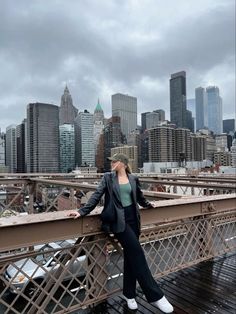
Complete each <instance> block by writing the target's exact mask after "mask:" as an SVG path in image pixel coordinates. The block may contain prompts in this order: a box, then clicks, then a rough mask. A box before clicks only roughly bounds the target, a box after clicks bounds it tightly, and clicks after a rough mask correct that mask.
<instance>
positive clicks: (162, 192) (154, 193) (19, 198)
mask: <svg viewBox="0 0 236 314" xmlns="http://www.w3.org/2000/svg"><path fill="white" fill-rule="evenodd" d="M140 176H141V175H140ZM100 178H101V174H97V175H89V176H87V177H83V178H73V177H72V176H71V175H67V176H65V177H64V176H63V175H62V174H48V175H47V174H44V176H43V175H42V176H41V177H39V178H37V177H36V176H35V175H33V174H32V175H28V177H27V174H24V175H23V174H20V175H15V174H14V175H12V174H11V175H9V174H8V175H1V176H0V217H2V216H3V215H12V214H15V212H27V213H38V212H45V211H47V212H48V211H57V210H64V209H73V208H77V207H79V206H80V205H81V204H83V203H85V202H86V201H87V199H88V197H89V195H90V193H91V192H92V191H94V190H95V189H96V187H97V184H98V182H99V180H100ZM65 180H66V181H65ZM91 180H92V183H93V184H91V183H89V182H91ZM193 180H194V181H193ZM140 181H141V183H142V186H143V189H144V195H145V196H146V197H147V198H149V199H150V200H164V199H179V198H182V197H186V196H187V197H189V196H191V195H192V196H207V195H219V194H231V193H235V192H236V184H235V182H234V181H233V180H232V178H228V177H226V178H222V177H219V178H216V177H210V178H205V177H204V178H202V177H199V178H191V177H187V176H186V177H183V176H181V177H173V176H168V175H166V176H157V177H155V176H153V177H150V176H146V177H145V176H144V174H142V176H141V177H140Z"/></svg>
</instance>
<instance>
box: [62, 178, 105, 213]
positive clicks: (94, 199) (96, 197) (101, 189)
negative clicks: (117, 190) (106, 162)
mask: <svg viewBox="0 0 236 314" xmlns="http://www.w3.org/2000/svg"><path fill="white" fill-rule="evenodd" d="M106 189H107V185H106V179H105V174H104V176H103V178H102V180H101V182H100V183H99V185H98V187H97V189H96V191H95V192H94V193H93V194H92V195H91V196H90V198H89V200H88V202H87V203H86V204H85V205H84V206H83V207H81V208H79V209H78V211H76V210H74V211H71V212H70V213H69V214H68V216H71V217H74V218H75V219H76V218H79V217H80V216H85V215H88V214H89V213H90V212H91V211H92V210H93V209H94V208H95V207H96V206H97V204H98V203H99V201H100V199H101V198H102V196H103V194H104V193H105V191H106Z"/></svg>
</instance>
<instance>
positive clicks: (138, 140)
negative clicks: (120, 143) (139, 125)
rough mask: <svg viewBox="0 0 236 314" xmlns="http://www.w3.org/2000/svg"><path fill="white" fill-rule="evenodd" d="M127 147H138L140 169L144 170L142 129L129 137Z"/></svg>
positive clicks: (133, 132)
mask: <svg viewBox="0 0 236 314" xmlns="http://www.w3.org/2000/svg"><path fill="white" fill-rule="evenodd" d="M127 145H128V146H137V151H138V156H137V161H138V168H142V167H143V160H142V133H141V129H136V130H134V131H132V132H131V133H130V134H129V136H128V138H127Z"/></svg>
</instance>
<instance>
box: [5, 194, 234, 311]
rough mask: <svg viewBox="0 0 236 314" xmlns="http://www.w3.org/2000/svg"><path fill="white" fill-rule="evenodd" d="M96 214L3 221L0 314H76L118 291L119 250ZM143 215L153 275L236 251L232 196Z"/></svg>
mask: <svg viewBox="0 0 236 314" xmlns="http://www.w3.org/2000/svg"><path fill="white" fill-rule="evenodd" d="M100 211H101V207H100V208H99V207H98V208H96V210H95V211H94V212H93V213H92V214H91V215H89V216H86V217H83V218H81V219H77V220H74V219H71V218H69V217H67V216H66V213H67V211H59V212H48V213H41V214H37V215H27V216H19V215H17V216H12V217H9V218H1V219H0V312H3V313H16V314H19V313H21V314H22V313H25V314H26V313H27V314H35V313H38V314H44V313H45V314H46V313H50V314H54V313H57V314H58V313H65V312H66V313H73V312H74V311H76V310H79V309H83V308H85V307H87V306H92V305H94V304H96V303H97V302H100V301H102V300H105V299H106V298H107V297H109V296H111V295H113V294H114V293H117V292H119V291H121V287H122V275H123V274H122V269H123V266H122V263H123V258H122V249H121V247H120V245H119V244H118V243H117V242H116V241H115V239H114V237H107V236H106V235H105V234H103V233H102V232H101V231H100V225H101V222H100V219H99V215H98V214H99V213H100ZM141 218H142V234H141V237H140V241H141V243H142V245H143V248H144V251H145V254H146V257H147V260H148V263H149V266H150V268H151V271H152V273H153V275H154V276H155V278H159V277H161V276H164V275H166V274H168V273H170V272H174V271H177V270H179V269H182V268H185V267H189V266H191V265H194V264H197V263H199V262H200V261H203V260H207V259H209V258H212V257H215V256H219V255H222V254H224V253H226V252H230V251H233V250H235V248H236V194H229V195H217V196H205V197H194V198H181V199H174V200H165V201H156V202H155V208H154V209H149V210H141Z"/></svg>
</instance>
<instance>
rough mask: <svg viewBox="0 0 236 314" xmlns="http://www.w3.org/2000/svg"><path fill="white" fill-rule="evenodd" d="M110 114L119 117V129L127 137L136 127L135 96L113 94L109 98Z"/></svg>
mask: <svg viewBox="0 0 236 314" xmlns="http://www.w3.org/2000/svg"><path fill="white" fill-rule="evenodd" d="M111 103H112V116H113V117H120V124H121V131H122V133H123V134H124V135H125V136H126V138H127V137H128V135H129V134H130V132H131V131H133V130H135V129H136V128H137V98H136V97H132V96H128V95H123V94H115V95H112V98H111Z"/></svg>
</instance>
